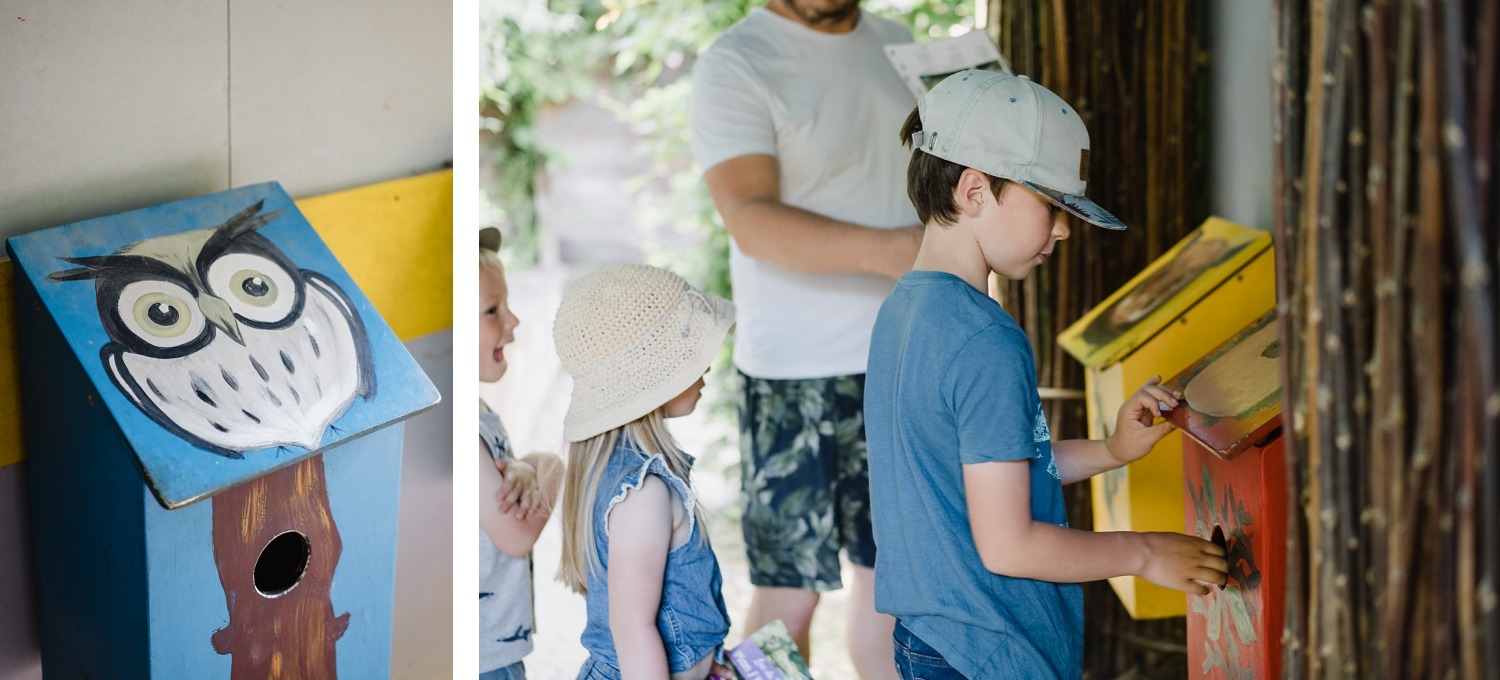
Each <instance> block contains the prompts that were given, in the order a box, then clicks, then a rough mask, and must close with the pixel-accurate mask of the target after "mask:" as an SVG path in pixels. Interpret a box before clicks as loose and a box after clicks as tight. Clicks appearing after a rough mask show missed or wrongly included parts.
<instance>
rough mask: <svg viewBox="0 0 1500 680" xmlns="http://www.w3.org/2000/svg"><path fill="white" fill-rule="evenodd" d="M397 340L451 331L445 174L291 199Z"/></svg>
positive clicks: (2, 274)
mask: <svg viewBox="0 0 1500 680" xmlns="http://www.w3.org/2000/svg"><path fill="white" fill-rule="evenodd" d="M297 208H298V209H299V210H301V211H302V214H303V215H304V216H306V217H307V221H308V222H309V223H311V224H312V226H313V228H314V229H316V230H317V232H318V235H319V236H321V237H322V238H323V240H324V241H325V242H327V243H328V247H329V249H330V250H332V251H333V254H334V255H335V256H337V257H338V259H339V262H340V263H342V264H343V265H344V269H345V270H347V271H348V272H349V275H350V276H351V277H353V278H354V282H355V283H356V284H358V285H359V288H360V290H362V291H364V293H365V295H366V296H368V297H369V298H370V302H371V303H372V304H374V305H375V309H376V310H377V311H379V312H380V315H381V316H382V317H384V318H385V321H386V323H388V324H390V326H391V330H393V331H395V332H396V336H397V337H399V338H401V340H403V341H407V340H411V339H412V338H417V337H421V336H423V335H427V334H428V333H433V332H436V331H440V330H443V329H445V328H449V327H451V326H452V325H453V172H452V171H451V170H450V171H443V172H435V173H430V174H426V175H419V176H417V177H412V178H408V179H400V180H395V181H391V182H382V183H380V184H372V185H370V186H365V187H359V188H357V189H350V190H348V191H340V192H337V193H332V194H325V195H323V196H316V197H313V198H307V199H303V200H300V201H297ZM14 277H15V267H14V265H12V263H11V262H10V260H0V467H5V466H7V465H11V464H13V463H18V462H20V461H21V460H22V458H23V456H22V454H21V377H20V374H19V371H20V368H19V367H20V361H19V357H18V354H17V351H16V333H15V331H16V314H15V309H14V305H15V288H14V284H15V278H14Z"/></svg>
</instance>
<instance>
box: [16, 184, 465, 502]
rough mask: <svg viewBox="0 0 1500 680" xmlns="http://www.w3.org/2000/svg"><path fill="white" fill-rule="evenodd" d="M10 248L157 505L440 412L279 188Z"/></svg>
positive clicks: (79, 227) (79, 228) (60, 230)
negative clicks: (132, 456) (127, 445)
mask: <svg viewBox="0 0 1500 680" xmlns="http://www.w3.org/2000/svg"><path fill="white" fill-rule="evenodd" d="M7 249H8V250H9V251H10V253H11V257H12V259H13V260H14V261H15V263H16V266H17V268H18V269H19V270H20V271H21V272H22V275H24V276H25V277H27V279H29V281H30V282H31V284H32V285H33V286H34V287H35V288H36V290H37V293H38V295H39V296H40V298H41V300H42V303H43V304H44V305H45V306H46V308H47V311H48V312H49V313H50V314H51V316H52V318H53V319H54V320H55V321H56V323H57V325H58V328H59V329H60V330H61V331H62V333H63V336H64V337H65V338H66V339H67V342H68V344H69V346H70V348H71V349H72V351H73V354H74V355H75V356H76V357H77V359H78V361H79V363H80V364H81V365H82V366H83V368H84V370H85V372H86V373H87V375H88V376H89V379H90V380H91V381H92V383H93V386H94V389H95V390H97V394H98V396H99V398H100V399H101V400H102V401H103V403H104V405H105V406H106V407H107V408H108V409H109V412H110V413H111V415H112V416H113V419H114V421H115V423H116V424H117V425H118V426H119V428H120V431H121V433H122V434H123V435H124V437H125V439H126V440H127V441H129V443H130V445H131V447H132V448H133V449H134V453H135V456H136V457H137V459H138V460H139V462H140V468H141V470H142V471H143V472H144V475H145V478H146V482H147V484H149V485H150V487H151V488H152V490H153V491H154V492H155V494H156V496H157V498H158V499H159V500H160V501H161V502H162V504H163V505H165V506H167V507H178V506H181V505H185V504H188V503H192V502H194V501H197V500H200V499H202V498H205V497H207V496H211V495H213V494H215V493H218V492H219V491H222V490H225V489H228V488H230V487H233V486H235V485H237V484H240V483H242V482H245V481H248V480H250V479H254V478H256V477H258V476H260V475H263V474H265V473H267V472H270V471H272V470H275V469H277V468H280V467H283V466H286V465H290V464H292V463H295V462H297V461H299V460H302V459H304V458H307V457H308V456H311V455H313V454H316V453H318V452H320V451H322V450H324V449H327V448H329V447H332V446H335V445H337V444H338V443H340V442H342V441H345V440H347V439H350V438H353V437H358V436H360V435H361V434H364V433H367V432H369V431H372V430H375V429H379V428H381V427H384V426H386V425H390V424H392V423H395V422H397V421H400V420H402V419H404V418H407V417H409V416H411V415H413V414H415V413H417V412H419V411H422V410H425V409H427V408H429V407H431V406H433V405H434V404H436V403H437V402H438V399H439V396H438V392H437V389H436V388H435V387H433V385H432V382H431V381H430V380H428V378H427V376H426V375H425V374H424V373H423V372H422V370H421V368H419V367H418V366H417V363H416V361H415V360H414V359H413V358H412V357H411V354H410V353H408V352H407V350H406V348H405V346H404V345H402V343H401V341H400V340H399V339H397V338H396V336H395V334H394V333H392V332H391V329H390V327H389V326H388V325H387V324H386V323H385V321H384V320H383V319H382V318H381V317H380V315H379V314H378V313H376V311H375V309H374V307H373V306H372V305H371V304H370V301H369V300H368V299H367V298H366V297H365V296H364V294H363V293H362V292H361V291H360V290H359V288H358V287H357V286H355V284H354V281H353V280H352V279H351V278H350V277H349V274H348V272H346V271H344V268H343V267H342V266H341V265H340V264H339V262H338V260H336V259H335V258H334V256H333V254H332V253H331V252H329V250H328V247H327V246H326V245H324V243H323V241H322V239H320V238H319V237H318V235H317V233H316V232H315V231H313V229H312V227H311V225H309V224H308V222H307V220H306V219H305V218H304V217H303V216H302V214H301V213H300V212H299V211H298V210H297V206H296V205H295V204H294V203H293V202H292V200H291V198H290V197H289V196H287V195H286V192H285V191H283V190H282V189H281V186H280V185H278V184H276V183H265V184H257V185H253V186H248V187H243V188H240V189H234V190H231V191H225V192H221V193H217V194H212V195H209V196H202V197H199V198H193V199H189V200H185V201H178V202H175V203H168V204H165V205H160V206H156V207H152V208H146V209H143V210H135V211H132V212H127V213H121V214H119V215H112V216H109V217H103V218H99V219H94V220H87V221H84V222H78V223H75V224H70V225H66V226H62V227H57V228H55V229H48V230H44V231H38V232H33V233H30V234H25V235H22V236H17V237H14V238H11V239H10V240H9V241H8V242H7ZM22 351H23V356H22V360H23V361H24V360H25V356H24V351H25V350H24V348H22ZM80 403H83V401H82V400H80ZM89 453H90V452H79V455H88V454H89Z"/></svg>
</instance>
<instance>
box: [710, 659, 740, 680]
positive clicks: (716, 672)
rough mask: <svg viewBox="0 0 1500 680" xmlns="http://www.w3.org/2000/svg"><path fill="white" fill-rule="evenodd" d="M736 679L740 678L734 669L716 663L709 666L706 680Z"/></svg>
mask: <svg viewBox="0 0 1500 680" xmlns="http://www.w3.org/2000/svg"><path fill="white" fill-rule="evenodd" d="M736 677H738V676H736V675H735V674H734V669H732V668H730V667H728V666H725V665H724V664H721V663H719V662H717V661H715V662H714V663H713V665H712V666H709V668H708V677H707V678H704V680H734V679H735V678H736Z"/></svg>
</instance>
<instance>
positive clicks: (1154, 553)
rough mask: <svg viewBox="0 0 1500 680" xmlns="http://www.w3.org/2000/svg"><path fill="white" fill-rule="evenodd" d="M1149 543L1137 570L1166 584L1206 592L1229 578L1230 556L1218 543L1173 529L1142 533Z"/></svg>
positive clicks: (1183, 590)
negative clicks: (1143, 561) (1143, 560)
mask: <svg viewBox="0 0 1500 680" xmlns="http://www.w3.org/2000/svg"><path fill="white" fill-rule="evenodd" d="M1140 536H1141V539H1142V540H1143V541H1145V544H1146V564H1145V566H1144V567H1143V568H1142V569H1141V572H1140V573H1139V574H1137V576H1140V577H1141V578H1143V579H1146V580H1147V581H1150V582H1152V583H1155V584H1156V585H1159V586H1161V587H1163V588H1171V589H1172V590H1180V591H1182V592H1184V593H1192V594H1195V595H1207V594H1208V585H1209V584H1213V585H1216V586H1223V585H1224V584H1225V583H1227V582H1228V580H1229V560H1227V559H1225V557H1224V549H1223V548H1222V547H1219V546H1218V545H1217V544H1215V543H1211V542H1209V541H1205V540H1203V539H1201V538H1196V537H1193V536H1184V535H1183V534H1174V533H1170V532H1160V533H1157V532H1152V533H1143V534H1140Z"/></svg>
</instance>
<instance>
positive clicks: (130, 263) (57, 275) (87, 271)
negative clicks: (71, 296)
mask: <svg viewBox="0 0 1500 680" xmlns="http://www.w3.org/2000/svg"><path fill="white" fill-rule="evenodd" d="M59 259H61V260H62V261H64V262H67V263H69V264H76V265H81V266H82V267H83V269H64V270H62V271H60V272H53V273H51V274H48V275H47V280H48V281H85V280H88V279H104V278H110V277H114V276H120V275H125V274H155V275H157V276H160V277H162V278H166V279H170V280H173V281H180V280H183V277H182V272H179V271H177V270H176V269H173V268H172V267H171V265H168V264H167V263H165V262H162V261H161V260H154V259H152V258H149V257H144V256H141V255H93V256H88V257H64V258H59Z"/></svg>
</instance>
